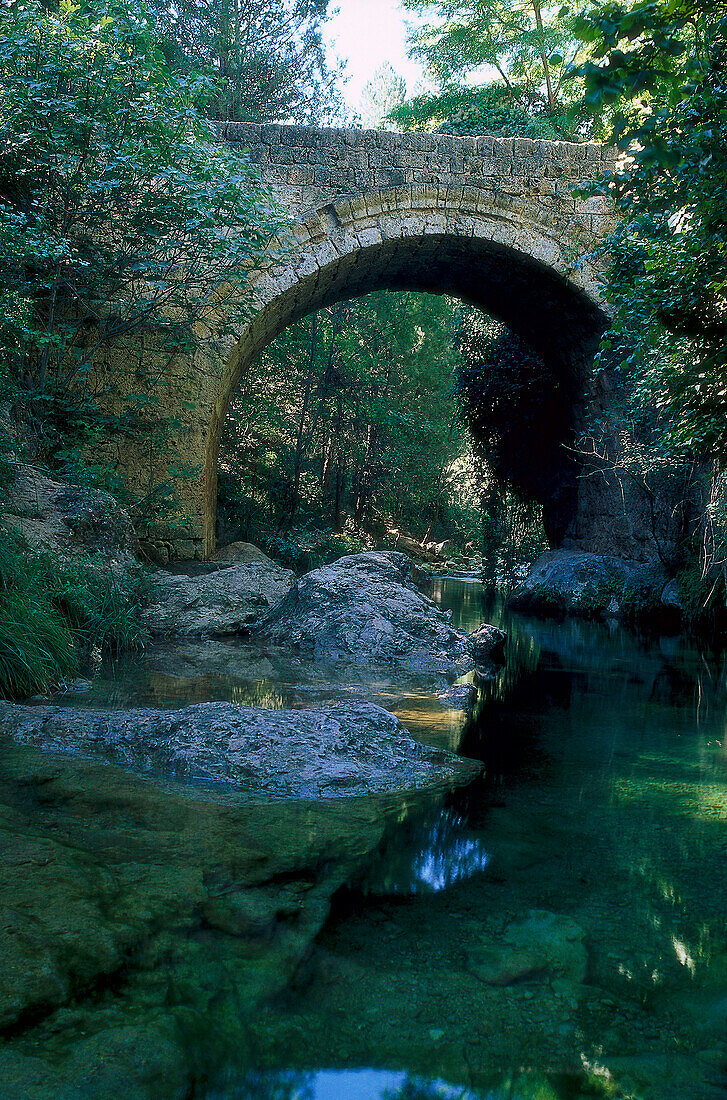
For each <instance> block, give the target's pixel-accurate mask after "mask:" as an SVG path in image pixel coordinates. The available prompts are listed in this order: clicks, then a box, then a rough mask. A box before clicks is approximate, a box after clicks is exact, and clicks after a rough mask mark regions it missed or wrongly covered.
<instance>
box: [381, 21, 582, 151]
mask: <svg viewBox="0 0 727 1100" xmlns="http://www.w3.org/2000/svg"><path fill="white" fill-rule="evenodd" d="M404 7H405V8H406V9H408V10H409V11H412V12H414V13H415V14H416V15H417V16H418V17H419V22H418V23H416V24H415V26H414V29H413V30H412V32H411V33H412V37H411V44H412V53H413V55H414V56H415V57H417V58H418V59H419V60H420V61H422V62H423V63H424V65H425V69H426V71H427V74H428V76H429V78H430V81H431V83H432V85H433V90H432V91H429V92H423V93H420V94H418V95H416V96H414V97H412V98H411V99H410V100H407V101H406V102H405V103H403V104H402V105H401V107H399V108H397V109H395V110H394V112H393V117H394V118H395V119H396V120H397V121H398V123H399V124H400V125H401V126H403V127H404V128H405V129H440V130H446V131H450V132H452V133H456V134H494V135H495V136H504V137H512V136H516V137H544V138H572V139H573V138H574V139H576V140H577V139H578V138H582V137H583V136H584V135H586V134H591V133H593V132H594V126H595V117H594V111H593V109H592V107H591V106H589V104H588V103H587V102H586V101H585V99H584V97H583V83H582V80H581V78H580V77H579V76H578V75H577V69H576V62H577V61H578V60H580V59H581V58H582V57H583V55H584V45H583V43H582V41H581V40H580V39H579V38H578V36H577V35H576V34H575V27H576V22H577V14H576V12H575V11H574V10H571V8H570V7H568V5H562V4H547V3H541V2H540V0H516V2H510V0H455V2H453V3H452V2H449V0H448V2H446V3H445V2H443V0H404Z"/></svg>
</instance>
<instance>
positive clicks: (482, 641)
mask: <svg viewBox="0 0 727 1100" xmlns="http://www.w3.org/2000/svg"><path fill="white" fill-rule="evenodd" d="M506 641H507V634H506V633H505V631H504V630H500V628H499V627H497V626H491V625H490V623H482V625H481V626H478V627H477V630H473V631H472V633H471V634H470V649H471V650H472V656H473V657H474V659H475V660H476V661H477V662H478V664H479V663H480V662H481V661H493V662H496V663H501V662H502V661H503V660H504V658H505V642H506Z"/></svg>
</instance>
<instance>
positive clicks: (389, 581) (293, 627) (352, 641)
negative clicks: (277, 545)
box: [257, 551, 474, 678]
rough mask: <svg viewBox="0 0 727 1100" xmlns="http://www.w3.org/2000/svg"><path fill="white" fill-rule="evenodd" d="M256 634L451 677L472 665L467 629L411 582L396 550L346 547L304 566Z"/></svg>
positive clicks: (329, 654) (290, 644) (296, 646)
mask: <svg viewBox="0 0 727 1100" xmlns="http://www.w3.org/2000/svg"><path fill="white" fill-rule="evenodd" d="M257 636H258V637H259V638H261V639H263V640H266V641H269V642H272V643H274V644H276V645H280V646H286V647H289V648H292V649H294V650H304V651H308V652H311V653H314V654H315V655H317V656H326V657H329V658H346V659H352V660H355V661H370V662H372V663H374V664H387V665H397V666H399V667H401V668H407V669H410V670H412V671H415V672H437V673H442V674H444V675H446V676H449V677H452V678H456V677H457V676H460V675H462V674H463V673H465V672H469V671H470V669H472V668H473V666H474V661H473V660H472V656H471V653H470V647H469V642H468V639H467V635H466V634H464V633H463V632H462V631H459V630H455V629H454V627H453V626H452V625H451V623H450V622H449V620H448V619H447V616H446V615H445V614H444V613H443V612H442V611H440V609H439V608H438V607H437V605H436V604H435V603H434V602H433V601H432V600H430V599H429V598H428V597H427V596H425V595H424V594H423V593H422V592H420V591H419V589H418V588H417V587H416V584H415V583H414V580H413V574H412V564H411V562H410V561H409V559H408V558H407V557H406V555H405V554H400V553H398V552H396V551H373V552H370V553H365V554H349V555H347V556H346V557H343V558H340V559H339V560H338V561H337V562H334V563H333V564H332V565H327V566H324V567H323V568H322V569H314V570H313V572H311V573H306V574H305V576H303V577H301V578H300V580H298V581H297V582H296V584H295V585H294V587H293V588H292V590H291V592H290V594H289V595H288V596H287V597H286V599H285V600H284V601H283V602H282V603H281V604H279V605H278V606H277V607H275V608H274V609H273V610H272V611H271V613H270V614H269V615H268V616H267V618H266V619H265V621H264V623H263V624H262V627H261V629H260V631H259V632H258V634H257Z"/></svg>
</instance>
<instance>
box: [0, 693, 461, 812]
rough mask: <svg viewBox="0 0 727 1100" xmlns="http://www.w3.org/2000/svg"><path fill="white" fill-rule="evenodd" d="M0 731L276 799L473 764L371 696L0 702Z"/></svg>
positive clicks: (447, 779) (457, 777)
mask: <svg viewBox="0 0 727 1100" xmlns="http://www.w3.org/2000/svg"><path fill="white" fill-rule="evenodd" d="M0 733H4V734H6V735H9V736H10V737H12V738H13V739H14V740H15V741H17V742H19V743H21V744H26V745H35V746H37V747H39V748H42V749H44V750H45V751H48V752H60V753H74V754H80V755H83V756H100V757H102V758H103V759H104V760H106V761H108V762H110V763H114V764H120V765H122V766H125V767H128V768H130V769H131V770H133V771H136V772H142V773H148V774H151V775H154V776H162V777H166V778H170V779H177V780H181V781H184V782H188V783H203V784H216V785H218V784H219V785H224V786H226V787H230V788H235V789H239V790H243V791H246V792H248V793H251V794H264V795H267V796H270V797H277V798H317V797H326V798H330V797H342V796H347V797H352V796H358V795H366V794H373V793H381V792H398V791H410V790H418V789H421V788H436V789H440V788H443V787H448V786H451V785H455V784H461V783H466V782H469V781H470V780H472V779H474V778H475V777H476V775H477V774H478V773H479V771H480V770H481V765H480V764H478V763H477V762H475V761H472V760H465V759H462V758H460V757H458V756H455V755H454V753H450V752H447V751H445V750H443V749H437V748H431V747H429V746H425V745H420V744H419V743H418V742H417V741H414V740H413V739H412V738H411V737H410V736H409V734H408V733H407V731H406V729H405V728H404V726H403V725H402V724H401V722H400V721H399V719H398V718H396V717H395V716H394V715H393V714H390V713H389V712H388V711H386V710H383V709H382V708H381V707H377V706H375V705H374V704H373V703H363V702H359V703H355V704H353V705H343V706H332V707H325V708H319V709H316V710H266V709H263V708H260V707H240V706H235V705H233V704H231V703H198V704H196V705H194V706H190V707H182V708H180V709H179V710H152V709H146V708H144V709H141V708H140V709H136V710H125V711H124V710H121V711H113V710H91V709H89V710H85V709H81V708H78V709H76V708H74V707H47V706H20V705H15V704H12V703H0Z"/></svg>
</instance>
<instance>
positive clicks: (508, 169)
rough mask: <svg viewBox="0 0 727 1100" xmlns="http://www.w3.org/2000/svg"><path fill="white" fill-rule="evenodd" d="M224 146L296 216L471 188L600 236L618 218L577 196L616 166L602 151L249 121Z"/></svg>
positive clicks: (227, 128)
mask: <svg viewBox="0 0 727 1100" xmlns="http://www.w3.org/2000/svg"><path fill="white" fill-rule="evenodd" d="M219 133H220V138H221V140H223V141H224V142H226V143H227V144H229V145H231V146H233V147H237V148H241V149H246V150H249V155H250V159H251V161H252V162H253V163H254V164H256V165H258V167H259V168H260V170H261V172H262V175H263V178H264V180H265V181H266V182H267V183H268V184H269V185H270V186H271V187H272V188H273V190H275V191H276V192H277V193H278V195H279V196H280V198H281V200H282V201H283V203H284V205H285V206H286V207H287V209H288V210H289V212H290V213H291V214H293V215H294V216H295V215H299V214H301V213H302V212H304V211H306V210H311V209H317V208H320V207H321V206H323V205H325V204H326V203H328V202H331V200H332V199H335V198H338V197H340V196H343V195H361V194H366V193H367V192H370V191H374V190H380V189H381V188H397V187H402V186H406V185H407V184H415V185H424V186H441V187H447V188H456V187H463V188H464V187H467V188H477V189H479V190H482V189H484V190H486V191H487V192H489V193H490V194H492V195H493V196H497V195H502V196H503V197H509V198H510V199H514V198H516V197H521V198H522V199H530V200H532V199H534V198H538V199H540V201H541V202H542V203H543V204H544V205H548V204H549V203H551V204H552V205H553V206H554V207H557V209H558V210H559V211H560V212H561V213H562V211H563V208H564V204H565V205H566V206H569V207H570V209H571V210H572V212H573V213H575V214H577V215H579V216H580V218H581V219H583V220H584V221H586V223H587V225H588V228H590V229H591V230H592V231H593V232H595V233H597V234H599V230H600V229H602V225H600V224H599V222H600V219H602V218H604V217H609V216H611V215H612V207H611V204H610V203H609V201H608V200H607V199H604V198H601V197H598V196H592V197H587V198H581V197H577V196H573V195H572V191H573V189H574V188H578V187H579V186H580V187H582V186H584V185H586V184H588V183H589V182H591V181H592V180H594V179H596V178H597V177H598V176H599V175H600V174H601V173H602V172H603V171H604V170H605V169H607V168H609V167H611V166H612V165H613V158H614V151H613V149H612V148H611V147H610V146H607V145H600V144H597V143H595V142H587V143H582V144H579V143H574V142H567V141H546V140H542V139H538V140H534V139H530V138H494V137H486V136H482V137H454V136H452V135H451V134H437V133H407V134H395V133H390V132H388V131H384V130H345V129H333V128H318V127H305V126H283V125H278V124H258V123H251V122H234V123H221V124H220V127H219Z"/></svg>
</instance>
